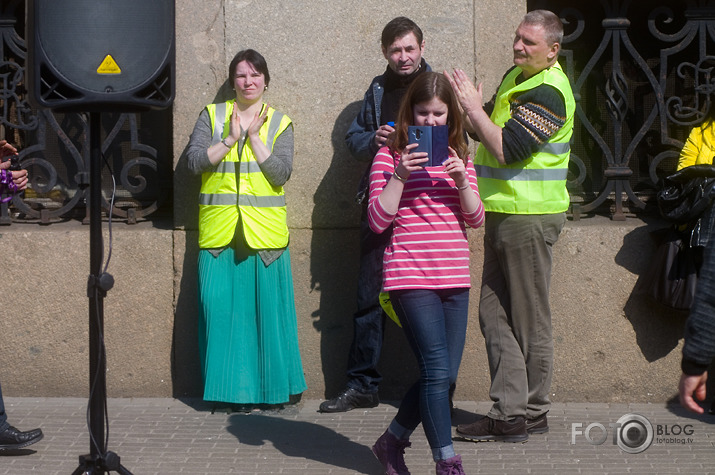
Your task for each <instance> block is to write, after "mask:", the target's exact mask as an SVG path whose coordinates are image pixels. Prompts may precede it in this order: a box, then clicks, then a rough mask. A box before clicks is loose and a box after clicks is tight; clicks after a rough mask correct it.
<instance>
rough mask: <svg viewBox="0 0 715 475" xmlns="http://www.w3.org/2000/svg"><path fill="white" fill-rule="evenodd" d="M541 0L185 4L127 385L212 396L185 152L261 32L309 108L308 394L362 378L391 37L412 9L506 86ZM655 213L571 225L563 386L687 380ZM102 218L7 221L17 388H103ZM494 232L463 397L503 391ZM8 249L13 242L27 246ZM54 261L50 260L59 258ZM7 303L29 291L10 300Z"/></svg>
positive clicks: (627, 387) (406, 361)
mask: <svg viewBox="0 0 715 475" xmlns="http://www.w3.org/2000/svg"><path fill="white" fill-rule="evenodd" d="M525 11H526V4H525V2H524V1H511V2H498V1H494V0H488V1H480V2H474V1H466V0H452V1H447V2H432V1H429V2H418V3H417V4H415V2H402V1H393V2H377V1H373V0H367V1H361V2H354V1H346V0H334V1H330V2H328V1H325V0H312V1H306V0H297V1H292V2H258V1H248V0H243V1H242V0H231V1H219V0H204V1H201V2H177V5H176V25H177V27H176V53H177V56H176V83H177V91H176V100H175V103H174V106H173V116H174V131H173V137H174V157H175V158H174V163H175V175H174V222H173V223H171V224H169V225H166V226H164V225H162V224H161V223H143V224H139V225H135V226H127V225H124V224H115V225H114V230H113V231H114V232H113V253H112V261H111V264H110V268H109V272H110V273H112V274H113V275H114V277H115V280H116V285H115V287H114V289H112V290H111V291H110V292H109V294H108V295H107V297H106V299H105V327H106V328H105V338H106V344H107V359H108V374H107V388H108V394H109V395H110V396H114V397H118V396H122V397H145V396H172V395H173V396H177V397H181V396H196V395H200V393H201V387H200V374H199V366H198V354H197V345H196V326H197V321H196V319H197V304H196V257H197V252H198V251H197V248H196V209H197V205H196V195H197V193H198V179H197V177H194V176H192V175H190V174H189V173H188V171H187V170H186V164H185V162H184V155H183V151H184V148H185V147H186V145H187V142H188V137H189V134H190V133H191V130H192V128H193V125H194V122H195V120H196V118H197V117H198V114H199V112H200V111H201V109H202V108H203V106H204V105H206V104H207V103H210V102H213V101H214V100H215V99H216V98H218V97H223V95H224V94H225V91H226V88H225V84H224V83H225V81H226V77H227V74H228V73H227V65H228V63H229V62H230V60H231V58H232V57H233V55H234V54H235V53H236V52H237V51H238V50H240V49H243V48H247V47H251V48H255V49H257V50H258V51H260V52H261V53H262V54H263V55H264V56H265V57H266V59H267V61H268V66H269V69H270V72H271V78H272V79H271V85H270V88H269V90H268V92H267V94H266V99H267V101H268V102H269V103H270V104H271V105H272V106H274V107H275V108H277V109H278V110H281V111H283V112H285V113H287V114H288V115H289V116H290V117H291V118H292V119H293V121H294V124H295V133H296V152H295V170H294V174H293V176H292V178H291V180H290V182H289V183H288V185H287V187H286V192H287V199H288V207H289V215H290V218H289V224H290V227H291V233H292V234H291V256H292V265H293V273H294V286H295V294H296V305H297V311H298V327H299V337H300V343H301V352H302V357H303V364H304V368H305V372H306V378H307V381H308V387H309V389H308V391H307V393H306V397H310V398H322V397H325V396H326V395H327V396H332V395H334V394H335V393H336V392H337V391H338V390H339V389H341V388H342V386H343V385H344V383H345V364H346V358H347V350H348V347H349V345H350V341H351V334H352V322H351V318H352V313H353V311H354V309H355V293H356V285H357V282H356V275H357V267H358V230H357V226H358V222H359V209H358V207H357V206H356V205H355V204H354V201H353V196H354V192H355V189H356V188H357V183H358V181H359V178H360V176H361V175H362V173H363V171H364V169H365V167H366V166H367V165H366V164H362V163H358V162H356V161H354V160H353V159H352V158H351V157H350V156H349V154H348V152H347V150H346V148H345V145H344V143H343V137H344V133H345V130H346V128H347V126H348V124H349V122H350V121H351V120H352V118H353V117H354V116H355V114H356V113H357V111H358V108H359V105H360V101H361V100H362V97H363V94H364V91H365V89H366V87H367V85H368V84H369V82H370V80H371V79H372V77H373V76H375V75H377V74H380V73H381V72H382V71H384V68H385V60H384V58H383V57H382V54H381V51H380V43H379V36H380V32H381V30H382V27H383V26H384V24H385V23H386V22H387V21H389V20H390V19H391V18H393V17H395V16H398V15H403V14H404V15H407V16H409V17H411V18H412V19H414V20H415V21H416V22H417V23H418V24H419V25H420V26H421V27H422V29H423V31H424V33H425V41H426V51H425V58H426V59H427V61H428V62H429V63H430V64H431V66H432V67H433V68H434V69H435V70H437V71H441V70H444V69H451V68H454V67H460V68H463V69H465V70H466V71H467V72H468V73H469V74H471V75H473V76H474V77H475V78H476V79H478V80H479V81H483V82H484V84H485V94H491V93H492V91H494V89H495V88H496V86H497V84H498V81H499V79H500V78H501V75H502V74H503V72H504V71H505V70H506V68H507V67H508V66H509V65H510V64H511V41H512V34H513V31H514V29H515V27H516V25H517V23H518V21H519V19H520V18H521V16H522V15H523V13H524V12H525ZM658 226H661V225H660V224H659V223H653V224H650V225H648V224H646V223H643V222H641V221H639V220H637V219H629V220H627V221H626V222H621V223H616V222H611V221H610V220H608V219H605V218H598V217H596V218H587V219H584V220H582V221H580V222H569V223H568V224H567V226H566V228H565V230H564V232H563V234H562V236H561V238H560V240H559V242H558V243H557V245H556V246H555V249H554V253H555V257H554V273H553V285H552V306H553V320H554V341H555V356H556V364H555V374H554V382H553V387H552V389H553V398H554V400H558V401H620V402H642V401H652V402H661V401H665V400H667V399H668V398H670V397H671V396H672V395H673V394H675V390H676V385H677V379H678V376H679V354H680V353H679V348H680V344H681V336H682V325H683V322H684V318H685V315H683V314H678V313H676V312H672V311H668V310H666V309H664V308H662V307H658V306H657V305H655V304H653V303H652V302H650V301H649V300H648V298H647V296H646V295H644V294H643V292H642V290H641V288H640V284H639V279H640V277H639V276H640V275H642V274H644V273H646V272H647V268H648V264H649V260H650V258H651V256H652V253H653V251H654V245H653V243H652V240H651V238H650V235H649V234H650V231H652V230H653V229H655V228H657V227H658ZM88 233H89V230H88V227H86V226H82V225H80V224H77V223H74V224H73V223H67V224H62V225H52V226H49V227H40V226H37V225H13V226H11V227H8V228H3V229H0V242H2V243H3V244H4V245H5V246H4V249H5V250H6V252H5V253H4V261H5V265H4V269H5V271H4V277H5V279H4V284H5V288H6V289H7V291H8V292H10V293H11V295H12V298H11V299H10V300H8V299H6V305H5V306H4V308H5V317H4V318H3V319H2V320H0V332H1V333H0V334H2V335H4V336H5V338H4V340H5V342H4V343H3V345H2V346H1V347H0V361H3V368H2V374H1V375H0V377H1V378H2V384H3V391H4V392H5V393H6V394H7V395H23V396H84V395H86V394H87V391H88V382H87V379H88V378H87V375H88V356H89V355H88V343H87V339H88V337H87V327H88V302H87V297H86V280H87V275H88V271H89V269H88V255H89V243H88ZM482 235H483V234H482V231H481V230H473V231H470V242H471V246H472V250H473V260H472V273H473V286H474V288H473V290H472V295H471V297H472V300H471V313H470V315H471V317H472V319H471V321H470V325H469V329H468V338H467V347H466V349H465V356H464V361H463V365H462V369H461V372H460V379H459V383H458V393H457V398H459V399H476V400H487V399H488V383H489V375H488V369H487V365H486V355H485V351H484V341H483V339H482V336H481V334H480V331H479V325H478V321H477V316H476V315H477V313H476V310H477V304H478V298H479V295H478V290H477V289H478V287H479V280H480V274H481V255H482V242H481V239H482ZM8 250H12V252H9V251H8ZM48 269H49V270H48ZM7 302H12V304H14V306H10V305H9V304H8V303H7ZM413 360H414V358H413V356H412V354H411V352H410V350H409V349H408V347H407V345H406V343H405V340H404V337H403V335H402V334H401V333H400V331H399V329H398V328H397V327H396V326H395V325H392V324H391V323H388V327H387V336H386V339H385V350H384V355H383V358H382V363H381V369H382V371H383V373H384V376H385V381H384V383H383V385H382V386H381V393H382V397H383V398H384V399H398V398H399V397H400V396H401V395H402V393H403V392H404V390H405V388H406V387H407V386H408V385H409V384H411V383H412V381H413V380H414V378H415V377H416V365H415V363H414V361H413Z"/></svg>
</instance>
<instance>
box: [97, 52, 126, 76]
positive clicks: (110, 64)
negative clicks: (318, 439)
mask: <svg viewBox="0 0 715 475" xmlns="http://www.w3.org/2000/svg"><path fill="white" fill-rule="evenodd" d="M121 72H122V70H121V69H120V68H119V65H118V64H117V62H116V61H114V58H112V55H111V54H108V55H107V57H106V58H104V61H102V64H100V65H99V67H98V68H97V73H98V74H121Z"/></svg>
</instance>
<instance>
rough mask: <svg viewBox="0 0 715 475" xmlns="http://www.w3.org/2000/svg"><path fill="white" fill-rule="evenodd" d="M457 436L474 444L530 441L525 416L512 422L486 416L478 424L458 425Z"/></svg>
mask: <svg viewBox="0 0 715 475" xmlns="http://www.w3.org/2000/svg"><path fill="white" fill-rule="evenodd" d="M457 435H458V436H460V437H462V438H464V439H467V440H471V441H473V442H486V441H490V440H494V441H498V442H525V441H527V440H528V439H529V434H528V433H527V432H526V421H525V419H524V417H523V416H516V417H515V418H513V419H512V420H510V421H500V420H497V419H492V418H491V417H487V416H484V417H482V418H481V419H479V420H478V421H477V422H473V423H471V424H460V425H458V426H457Z"/></svg>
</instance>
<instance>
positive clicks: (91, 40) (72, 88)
mask: <svg viewBox="0 0 715 475" xmlns="http://www.w3.org/2000/svg"><path fill="white" fill-rule="evenodd" d="M27 15H28V30H29V31H28V33H29V34H28V40H29V43H28V54H29V59H30V61H29V64H28V65H29V70H28V79H30V82H31V88H30V90H31V96H32V98H33V100H34V101H35V102H37V103H38V105H39V106H41V107H49V108H56V109H60V108H61V109H63V110H94V109H100V108H107V107H112V108H115V109H123V110H131V109H137V110H143V109H148V108H152V109H156V108H164V107H168V106H169V105H170V104H171V102H172V101H173V97H174V54H175V53H174V1H173V0H112V1H110V0H28V11H27ZM108 58H111V62H110V64H111V65H112V66H116V67H115V68H109V69H110V70H109V71H107V70H105V69H103V68H102V66H103V64H104V61H105V60H106V59H108Z"/></svg>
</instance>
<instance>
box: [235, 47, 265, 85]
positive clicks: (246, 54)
mask: <svg viewBox="0 0 715 475" xmlns="http://www.w3.org/2000/svg"><path fill="white" fill-rule="evenodd" d="M241 61H247V62H248V63H249V64H250V65H251V66H253V67H254V68H255V70H256V71H258V72H259V73H262V74H263V76H264V77H265V78H266V86H268V83H269V82H271V75H270V74H269V73H268V64H267V63H266V58H264V57H263V56H262V55H261V53H259V52H258V51H256V50H253V49H244V50H241V51H239V52H238V53H236V56H234V57H233V59H232V60H231V64H229V65H228V82H229V83H230V84H233V79H234V76H235V75H236V66H238V63H240V62H241Z"/></svg>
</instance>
